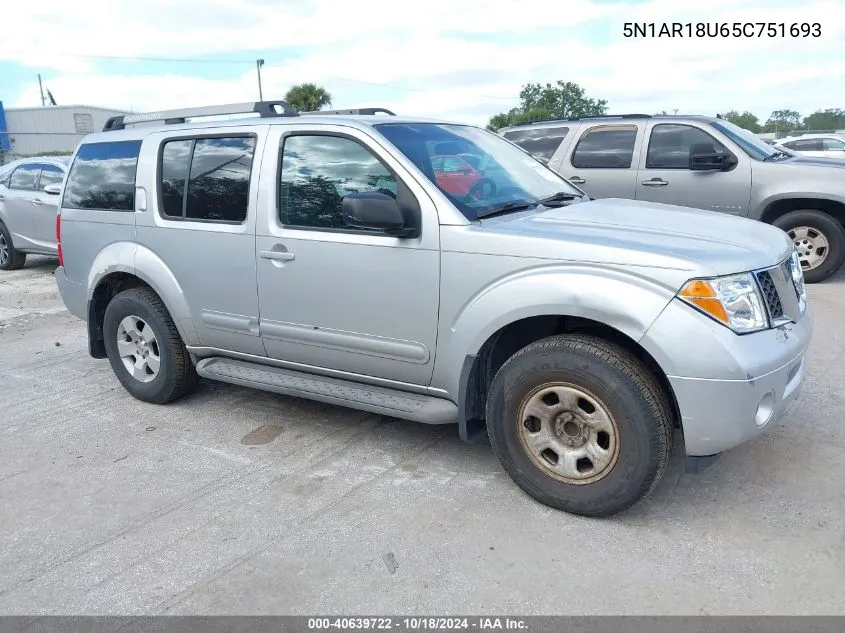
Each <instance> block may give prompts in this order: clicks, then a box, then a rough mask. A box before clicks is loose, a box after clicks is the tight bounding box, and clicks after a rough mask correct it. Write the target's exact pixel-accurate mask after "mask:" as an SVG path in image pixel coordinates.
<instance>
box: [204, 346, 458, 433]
mask: <svg viewBox="0 0 845 633" xmlns="http://www.w3.org/2000/svg"><path fill="white" fill-rule="evenodd" d="M197 373H198V374H199V375H200V376H203V377H204V378H211V379H212V380H220V381H222V382H229V383H232V384H234V385H241V386H242V387H252V388H253V389H261V390H263V391H273V392H275V393H281V394H284V395H286V396H296V397H299V398H308V399H309V400H319V401H320V402H327V403H329V404H337V405H340V406H344V407H349V408H352V409H360V410H362V411H370V412H371V413H380V414H382V415H389V416H392V417H395V418H402V419H404V420H412V421H414V422H422V423H423V424H452V423H455V422H457V421H458V407H457V406H455V404H454V403H453V402H451V401H449V400H444V399H443V398H434V397H432V396H424V395H420V394H415V393H407V392H404V391H396V390H395V389H387V388H385V387H375V386H372V385H364V384H361V383H357V382H351V381H349V380H340V379H338V378H328V377H326V376H318V375H316V374H306V373H304V372H298V371H291V370H289V369H281V368H278V367H270V366H268V365H260V364H258V363H250V362H246V361H241V360H234V359H230V358H221V357H214V358H205V359H203V360H201V361H200V362H199V363H197Z"/></svg>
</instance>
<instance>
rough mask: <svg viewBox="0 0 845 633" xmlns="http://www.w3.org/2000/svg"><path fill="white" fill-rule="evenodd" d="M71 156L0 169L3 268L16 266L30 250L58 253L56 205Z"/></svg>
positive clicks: (0, 259)
mask: <svg viewBox="0 0 845 633" xmlns="http://www.w3.org/2000/svg"><path fill="white" fill-rule="evenodd" d="M69 160H70V156H44V157H41V158H28V159H24V160H19V161H16V163H15V164H14V166H11V167H10V168H9V169H7V170H5V171H3V172H2V173H0V270H15V269H17V268H21V267H22V266H23V265H24V264H25V263H26V255H27V253H33V254H38V255H56V253H57V247H56V208H57V206H58V203H59V192H60V191H61V188H62V187H61V185H62V181H63V180H64V177H65V172H66V170H67V165H68V161H69Z"/></svg>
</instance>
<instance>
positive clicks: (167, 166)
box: [159, 140, 194, 218]
mask: <svg viewBox="0 0 845 633" xmlns="http://www.w3.org/2000/svg"><path fill="white" fill-rule="evenodd" d="M193 146H194V142H193V141H192V140H184V141H169V142H167V143H165V144H164V148H163V149H162V152H161V183H160V184H159V186H160V191H161V212H162V213H163V214H164V215H169V216H171V217H177V218H181V217H182V215H183V210H184V203H185V180H187V178H188V166H189V165H190V162H191V149H192V148H193Z"/></svg>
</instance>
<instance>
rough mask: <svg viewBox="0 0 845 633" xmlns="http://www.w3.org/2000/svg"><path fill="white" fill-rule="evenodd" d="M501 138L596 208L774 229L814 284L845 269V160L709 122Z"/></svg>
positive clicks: (516, 130) (543, 125)
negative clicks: (689, 212) (646, 208)
mask: <svg viewBox="0 0 845 633" xmlns="http://www.w3.org/2000/svg"><path fill="white" fill-rule="evenodd" d="M499 133H500V134H501V135H502V136H504V137H505V138H507V139H508V140H510V141H513V142H514V143H516V144H517V145H519V146H521V147H522V148H523V149H525V150H526V151H528V152H530V153H531V154H533V155H534V156H535V157H537V158H539V159H541V160H543V161H544V162H546V163H547V164H548V165H549V167H550V168H551V169H553V170H554V171H556V172H557V173H559V174H561V175H562V176H564V177H565V178H566V179H567V180H568V181H569V182H570V183H573V184H575V185H577V186H578V187H580V188H581V189H583V190H584V191H586V192H587V193H588V194H589V195H590V196H593V197H594V198H627V199H630V200H644V201H648V202H662V203H667V204H674V205H681V206H685V207H693V208H700V209H707V210H711V211H721V212H723V213H728V214H732V215H740V216H745V217H749V218H752V219H754V220H761V221H763V222H766V223H768V224H773V225H774V226H777V227H779V228H780V229H782V230H784V231H786V232H787V233H788V234H789V236H790V237H791V238H792V240H793V243H794V245H795V250H796V251H797V252H798V255H799V258H800V260H801V267H802V269H803V271H804V275H805V277H806V280H807V282H808V283H815V282H819V281H822V280H824V279H826V278H828V277H829V276H830V275H832V274H833V273H835V272H836V271H837V270H838V269H839V267H840V266H841V265H842V262H843V260H845V228H843V224H845V161H843V160H836V159H832V158H828V159H826V158H812V157H807V156H799V155H796V154H795V153H794V152H791V151H783V150H781V149H780V148H778V147H777V146H771V145H768V144H767V143H765V142H763V141H762V140H761V139H760V138H759V137H757V136H755V135H754V134H752V133H751V132H748V131H747V130H744V129H742V128H740V127H738V126H736V125H734V124H733V123H731V122H730V121H726V120H724V119H721V118H718V117H706V116H671V115H670V116H653V117H652V116H648V115H645V114H626V115H617V116H605V117H593V118H585V119H567V120H559V121H538V122H536V123H529V124H524V125H518V126H514V127H509V128H503V129H501V130H499ZM721 237H722V238H723V239H725V240H734V239H736V236H735V235H732V234H729V233H728V234H724V235H722V236H721Z"/></svg>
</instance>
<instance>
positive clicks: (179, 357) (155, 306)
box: [103, 288, 199, 404]
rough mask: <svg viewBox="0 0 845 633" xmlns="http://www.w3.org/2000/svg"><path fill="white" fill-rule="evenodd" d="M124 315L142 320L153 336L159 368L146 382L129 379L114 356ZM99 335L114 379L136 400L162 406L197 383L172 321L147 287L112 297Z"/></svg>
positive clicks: (118, 356)
mask: <svg viewBox="0 0 845 633" xmlns="http://www.w3.org/2000/svg"><path fill="white" fill-rule="evenodd" d="M128 316H134V317H138V318H140V319H142V320H143V321H144V322H145V323H146V324H147V326H149V327H150V328H152V331H153V333H154V334H155V339H156V343H157V345H156V347H157V350H156V351H157V352H158V356H159V358H160V365H159V369H158V374H157V375H156V376H155V378H153V379H152V380H151V381H150V382H142V381H141V380H139V379H137V378H135V377H133V376H132V374H131V373H130V372H129V370H128V369H127V368H126V366H125V365H124V364H123V360H122V359H121V357H120V354H119V353H118V348H117V345H118V343H117V337H118V328H119V327H120V323H121V321H123V319H124V318H126V317H128ZM144 331H146V330H144ZM103 336H104V339H105V347H106V354H107V356H108V359H109V363H110V364H111V366H112V370H113V371H114V373H115V376H117V379H118V380H119V381H120V382H121V384H122V385H123V386H124V387H125V388H126V390H127V391H128V392H129V393H130V394H132V396H134V397H135V398H137V399H138V400H143V401H145V402H152V403H153V404H166V403H168V402H172V401H173V400H176V399H178V398H181V397H182V396H184V395H185V394H187V393H188V392H189V391H191V390H192V389H193V388H194V387H195V386H196V384H197V382H198V381H199V376H198V375H197V372H196V368H195V367H194V364H193V363H192V362H191V358H190V356H189V355H188V351H187V350H186V349H185V344H184V343H183V342H182V339H181V337H180V336H179V332H178V331H177V330H176V326H175V325H174V323H173V319H171V318H170V314H169V313H168V311H167V308H166V307H165V306H164V303H163V302H162V300H161V299H160V298H159V296H158V295H157V294H156V293H155V292H153V291H152V290H150V289H149V288H131V289H129V290H124V291H123V292H121V293H118V294H117V295H115V297H114V298H113V299H112V300H111V301H110V302H109V304H108V306H107V307H106V314H105V319H104V321H103Z"/></svg>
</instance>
